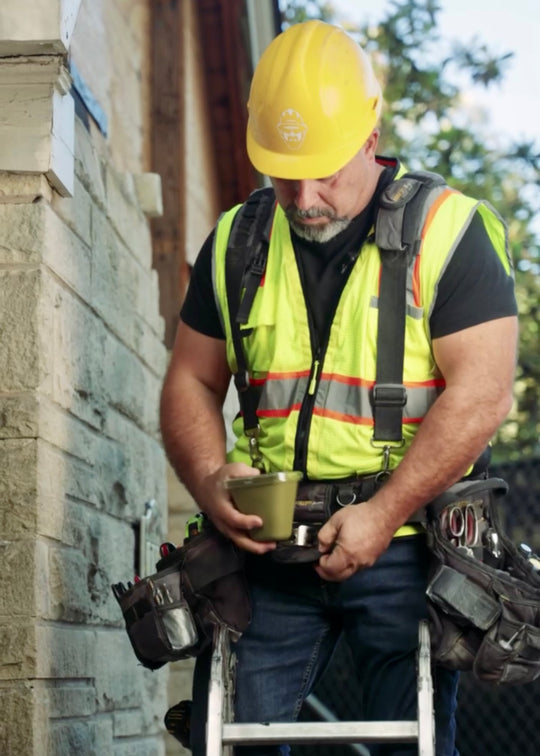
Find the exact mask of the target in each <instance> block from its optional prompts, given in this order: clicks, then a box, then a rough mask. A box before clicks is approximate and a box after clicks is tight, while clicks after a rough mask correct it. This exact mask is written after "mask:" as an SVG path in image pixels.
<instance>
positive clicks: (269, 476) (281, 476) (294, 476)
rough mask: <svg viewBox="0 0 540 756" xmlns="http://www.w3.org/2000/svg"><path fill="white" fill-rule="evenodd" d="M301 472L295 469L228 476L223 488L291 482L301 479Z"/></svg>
mask: <svg viewBox="0 0 540 756" xmlns="http://www.w3.org/2000/svg"><path fill="white" fill-rule="evenodd" d="M302 477H303V475H302V473H301V472H298V471H297V470H291V471H289V472H274V473H261V475H248V476H247V477H245V478H228V480H226V481H225V488H227V489H229V490H230V489H235V488H249V487H256V486H272V485H275V484H276V483H292V482H298V481H300V480H302Z"/></svg>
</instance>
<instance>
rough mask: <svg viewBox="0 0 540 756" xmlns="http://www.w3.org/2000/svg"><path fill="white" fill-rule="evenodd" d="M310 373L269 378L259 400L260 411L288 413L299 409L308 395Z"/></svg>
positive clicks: (261, 412) (262, 412)
mask: <svg viewBox="0 0 540 756" xmlns="http://www.w3.org/2000/svg"><path fill="white" fill-rule="evenodd" d="M308 383H309V375H308V374H306V375H301V376H300V377H299V376H298V375H295V376H294V377H293V378H279V379H275V378H272V377H270V378H267V380H266V382H265V384H264V388H263V390H262V393H261V398H260V400H259V407H258V412H259V413H260V414H262V415H264V413H265V412H267V413H272V412H277V411H282V412H283V413H286V412H288V411H290V410H291V409H293V408H294V407H295V406H296V407H297V409H298V408H299V405H300V404H301V403H302V400H303V398H304V396H305V395H306V392H307V388H308Z"/></svg>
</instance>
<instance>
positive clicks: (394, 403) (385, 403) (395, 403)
mask: <svg viewBox="0 0 540 756" xmlns="http://www.w3.org/2000/svg"><path fill="white" fill-rule="evenodd" d="M371 404H372V406H374V407H404V406H405V405H406V404H407V389H406V388H405V386H404V385H403V384H402V383H376V384H375V385H374V386H373V387H372V389H371Z"/></svg>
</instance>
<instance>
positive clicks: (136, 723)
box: [113, 709, 143, 738]
mask: <svg viewBox="0 0 540 756" xmlns="http://www.w3.org/2000/svg"><path fill="white" fill-rule="evenodd" d="M142 732H143V721H142V717H141V712H140V711H139V710H138V709H132V710H130V711H115V712H114V713H113V733H114V737H115V738H129V737H133V736H134V735H140V734H141V733H142Z"/></svg>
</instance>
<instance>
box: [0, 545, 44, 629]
mask: <svg viewBox="0 0 540 756" xmlns="http://www.w3.org/2000/svg"><path fill="white" fill-rule="evenodd" d="M34 543H35V542H34V540H33V539H31V538H26V539H21V540H18V541H7V540H2V541H1V542H0V561H1V564H2V578H3V585H2V591H0V616H4V617H11V618H13V619H14V620H19V618H22V617H26V618H27V620H28V618H31V621H33V618H34V617H35V588H34V573H35V569H36V566H35V545H34Z"/></svg>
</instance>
